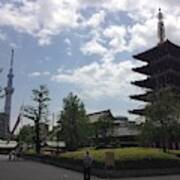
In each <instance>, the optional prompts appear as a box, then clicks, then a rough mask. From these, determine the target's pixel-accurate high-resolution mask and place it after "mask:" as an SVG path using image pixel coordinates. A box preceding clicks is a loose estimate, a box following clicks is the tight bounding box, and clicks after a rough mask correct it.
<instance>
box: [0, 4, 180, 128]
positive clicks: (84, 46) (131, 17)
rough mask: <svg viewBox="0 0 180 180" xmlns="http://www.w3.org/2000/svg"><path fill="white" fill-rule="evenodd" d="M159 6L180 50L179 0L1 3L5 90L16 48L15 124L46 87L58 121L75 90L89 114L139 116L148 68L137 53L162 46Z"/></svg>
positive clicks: (0, 53)
mask: <svg viewBox="0 0 180 180" xmlns="http://www.w3.org/2000/svg"><path fill="white" fill-rule="evenodd" d="M159 8H161V9H162V12H163V14H164V23H165V28H166V38H168V39H170V40H171V41H173V42H174V43H176V44H180V1H179V0H151V1H149V0H137V1H134V0H0V17H1V18H0V67H2V68H3V73H2V74H0V85H1V86H3V87H4V86H6V81H7V78H6V75H7V73H8V69H9V63H10V56H11V54H10V52H11V49H12V48H14V49H15V62H14V74H15V77H14V88H15V92H14V94H13V103H12V117H11V119H12V122H11V125H13V124H14V122H15V120H16V118H17V115H18V113H19V109H20V107H21V105H22V104H24V105H29V104H32V100H31V90H32V89H34V88H38V86H39V85H41V84H45V85H47V87H48V88H49V91H50V97H51V102H50V112H51V113H55V114H56V115H57V114H58V112H59V111H60V110H62V99H63V98H64V97H66V96H67V95H68V93H69V92H73V93H74V94H77V95H78V96H79V97H80V98H81V100H82V101H83V102H84V104H85V107H86V110H87V112H88V113H92V112H95V111H100V110H105V109H111V111H112V113H113V114H114V115H123V116H124V115H125V116H128V117H129V118H130V119H131V118H134V117H132V116H130V115H129V114H128V110H132V109H134V108H138V107H141V106H143V103H141V102H137V101H134V100H131V99H130V98H129V95H133V94H139V93H142V92H143V91H144V90H143V89H140V88H138V87H135V86H133V85H131V82H132V81H135V80H139V79H143V78H145V77H144V76H142V75H140V74H137V73H135V72H133V71H132V68H133V67H137V66H142V65H143V64H142V63H141V62H139V61H137V60H135V59H133V58H132V55H134V54H137V53H139V52H142V51H144V50H147V49H149V48H151V47H153V46H156V44H157V42H158V38H157V13H158V9H159ZM0 109H1V110H3V101H2V100H1V106H0Z"/></svg>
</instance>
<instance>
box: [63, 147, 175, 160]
mask: <svg viewBox="0 0 180 180" xmlns="http://www.w3.org/2000/svg"><path fill="white" fill-rule="evenodd" d="M86 151H87V149H82V150H79V151H75V152H66V153H63V154H61V157H64V158H73V159H83V157H84V155H85V152H86ZM109 151H110V152H114V155H115V160H117V161H126V160H144V159H177V158H176V157H175V156H174V155H172V154H167V153H163V152H162V150H159V149H151V148H117V149H99V150H94V149H89V152H90V154H91V155H92V157H93V158H94V160H95V161H101V162H103V161H104V159H105V154H106V152H109Z"/></svg>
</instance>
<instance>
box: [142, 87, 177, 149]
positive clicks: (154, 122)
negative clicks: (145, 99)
mask: <svg viewBox="0 0 180 180" xmlns="http://www.w3.org/2000/svg"><path fill="white" fill-rule="evenodd" d="M149 98H151V99H152V103H151V104H148V105H147V106H146V109H145V115H146V123H145V125H144V128H143V131H142V132H143V133H145V131H146V137H148V135H149V140H152V141H154V140H157V139H159V142H160V143H161V144H162V148H163V150H164V151H166V150H167V144H169V143H170V142H171V141H174V140H175V138H177V137H178V136H179V132H177V133H174V128H176V127H179V119H180V95H179V93H177V92H176V91H174V90H173V89H171V88H166V89H161V90H160V91H158V92H156V93H155V94H154V95H153V96H151V97H149ZM149 142H150V141H149Z"/></svg>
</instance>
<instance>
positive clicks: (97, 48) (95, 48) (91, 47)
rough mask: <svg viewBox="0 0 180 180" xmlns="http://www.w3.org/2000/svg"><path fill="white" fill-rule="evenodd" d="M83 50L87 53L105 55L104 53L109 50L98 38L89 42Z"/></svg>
mask: <svg viewBox="0 0 180 180" xmlns="http://www.w3.org/2000/svg"><path fill="white" fill-rule="evenodd" d="M81 51H82V52H83V53H84V54H85V55H92V54H96V55H101V56H103V55H104V53H106V52H107V49H106V48H105V47H104V46H103V45H102V44H100V43H99V42H98V41H97V40H96V39H92V40H91V41H89V42H87V43H86V44H84V45H83V46H82V47H81Z"/></svg>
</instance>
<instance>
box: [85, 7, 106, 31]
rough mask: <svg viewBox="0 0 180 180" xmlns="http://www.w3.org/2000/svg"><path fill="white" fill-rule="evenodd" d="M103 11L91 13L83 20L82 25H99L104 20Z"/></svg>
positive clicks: (93, 26)
mask: <svg viewBox="0 0 180 180" xmlns="http://www.w3.org/2000/svg"><path fill="white" fill-rule="evenodd" d="M105 15H106V13H105V11H103V10H101V11H100V12H98V13H95V14H93V15H92V16H91V17H90V19H89V20H87V21H84V26H90V27H92V28H97V27H99V26H100V25H101V23H103V22H104V20H105Z"/></svg>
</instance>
